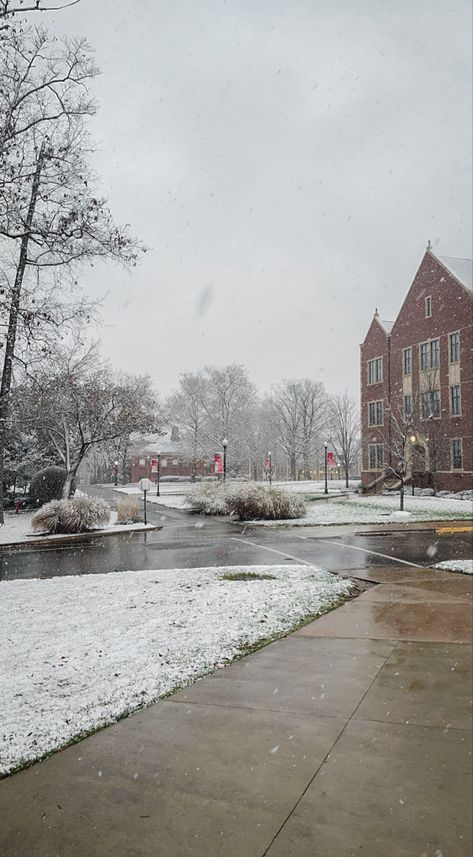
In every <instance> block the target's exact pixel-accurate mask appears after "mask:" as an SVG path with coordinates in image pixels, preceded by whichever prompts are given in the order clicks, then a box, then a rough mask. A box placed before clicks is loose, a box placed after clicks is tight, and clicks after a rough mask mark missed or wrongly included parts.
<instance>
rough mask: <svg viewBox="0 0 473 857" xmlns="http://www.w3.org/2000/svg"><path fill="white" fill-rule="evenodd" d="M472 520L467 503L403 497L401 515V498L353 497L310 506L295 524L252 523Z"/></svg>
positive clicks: (304, 524)
mask: <svg viewBox="0 0 473 857" xmlns="http://www.w3.org/2000/svg"><path fill="white" fill-rule="evenodd" d="M472 518H473V510H472V504H471V503H470V502H468V501H466V500H448V499H445V498H441V499H440V498H437V497H412V496H410V495H406V496H405V497H404V512H400V511H399V496H397V495H385V494H382V495H379V496H374V497H362V496H358V495H354V496H352V497H349V498H348V499H346V500H340V501H338V500H337V501H334V502H327V501H324V500H322V501H315V502H313V503H308V504H307V513H306V515H305V517H303V518H296V519H295V520H293V521H290V520H289V521H253V522H252V525H253V524H254V525H255V526H264V527H277V526H288V527H311V526H319V525H320V526H323V525H327V524H384V523H389V522H390V523H396V522H398V523H402V522H414V521H449V520H450V521H451V520H464V519H466V520H470V519H472Z"/></svg>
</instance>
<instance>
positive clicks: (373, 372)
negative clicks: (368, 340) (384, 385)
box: [368, 357, 383, 384]
mask: <svg viewBox="0 0 473 857" xmlns="http://www.w3.org/2000/svg"><path fill="white" fill-rule="evenodd" d="M382 380H383V358H382V357H376V358H375V359H374V360H368V384H379V383H380V381H382Z"/></svg>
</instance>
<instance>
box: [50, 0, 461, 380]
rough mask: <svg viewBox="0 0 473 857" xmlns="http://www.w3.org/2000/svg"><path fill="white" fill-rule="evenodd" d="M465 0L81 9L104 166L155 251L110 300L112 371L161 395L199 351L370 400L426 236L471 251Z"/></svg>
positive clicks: (72, 19)
mask: <svg viewBox="0 0 473 857" xmlns="http://www.w3.org/2000/svg"><path fill="white" fill-rule="evenodd" d="M469 19H470V3H469V0H450V2H443V0H415V2H412V0H398V2H396V3H391V2H388V1H387V0H371V1H370V0H357V2H355V0H330V2H329V0H134V2H133V3H130V2H129V0H126V2H125V0H100V2H97V0H81V3H80V4H79V5H78V6H76V7H74V8H72V9H68V10H65V11H62V12H61V13H58V14H57V15H54V16H53V17H48V18H47V20H46V19H44V23H46V24H48V25H50V26H51V27H53V28H54V29H55V31H56V32H57V33H68V34H71V33H77V34H83V35H85V36H87V38H88V39H89V41H90V42H91V43H92V45H93V46H94V47H95V48H96V51H97V59H98V63H99V65H100V67H101V69H102V76H101V78H100V79H99V80H98V81H96V83H95V85H94V89H95V93H96V96H97V98H98V100H99V102H100V111H99V113H98V115H97V117H96V118H95V119H94V121H93V125H92V133H93V135H94V137H95V139H96V140H97V142H98V144H99V147H98V153H97V156H96V161H95V164H94V167H95V169H96V170H97V171H98V173H99V174H100V176H101V179H102V183H103V190H104V192H105V194H106V195H107V196H108V198H109V201H110V204H111V207H112V210H113V212H114V214H115V217H116V219H117V220H118V221H120V222H128V223H130V224H131V225H132V228H133V230H134V232H135V233H136V234H137V235H139V236H140V238H142V240H144V241H145V243H146V244H147V245H148V246H149V247H150V248H151V251H150V252H149V253H148V255H147V256H146V257H145V259H144V261H143V262H142V263H141V264H140V266H139V267H138V268H136V269H134V270H133V271H132V272H131V273H130V274H128V273H124V272H123V271H122V270H120V269H118V268H114V267H108V266H107V267H101V268H100V269H99V268H94V269H92V270H89V269H85V270H84V282H85V283H86V285H87V288H88V289H89V291H93V292H94V293H95V294H99V293H104V292H106V291H107V292H108V298H107V301H106V305H105V308H104V311H103V316H104V320H105V322H106V326H105V327H104V328H102V329H101V331H100V335H101V337H102V340H103V349H104V352H105V354H107V355H108V356H109V357H110V358H111V359H112V360H113V362H114V363H115V364H116V365H117V366H119V367H122V368H128V369H131V370H133V371H149V372H150V373H151V374H152V376H153V378H154V379H155V381H156V387H157V388H158V389H159V390H161V391H162V392H163V393H166V392H168V391H169V390H170V389H171V387H172V386H174V385H175V383H176V381H177V379H178V376H179V374H180V372H182V371H186V370H190V369H196V368H199V367H201V366H203V365H204V364H206V363H219V364H223V363H228V362H232V361H237V362H240V363H244V364H246V365H247V366H248V368H249V370H250V373H251V376H252V378H253V380H254V381H255V382H256V383H257V384H258V386H259V387H260V388H264V387H267V386H269V384H270V383H271V381H277V380H279V379H280V378H288V377H301V376H304V375H307V376H311V377H314V378H317V379H320V380H323V381H324V382H325V383H326V385H327V387H328V389H330V390H333V391H335V390H342V389H343V388H344V387H345V386H347V387H349V388H350V389H351V390H352V391H353V392H357V391H358V376H359V371H358V345H359V342H360V341H361V340H362V339H363V338H364V335H365V332H366V329H367V327H368V325H369V323H370V320H371V317H372V313H373V310H374V307H375V306H379V308H380V313H381V317H382V318H385V319H392V318H394V316H395V314H396V311H397V309H398V308H399V305H400V302H401V301H402V299H403V297H404V295H405V292H406V290H407V288H408V287H409V285H410V283H411V281H412V278H413V276H414V274H415V271H416V268H417V265H418V263H419V262H420V259H421V257H422V254H423V252H424V249H425V245H426V241H427V239H428V238H430V239H431V240H432V244H433V249H434V251H436V252H438V253H439V254H444V255H450V256H469V255H470V253H471V200H470V189H471V177H470V166H471V163H470V162H471V157H470V152H471V135H470V127H471V126H470V120H471V115H470V104H471V89H470V81H471V73H470V62H471V56H470V52H471V39H470V33H471V24H470V20H469Z"/></svg>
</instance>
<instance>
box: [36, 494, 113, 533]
mask: <svg viewBox="0 0 473 857" xmlns="http://www.w3.org/2000/svg"><path fill="white" fill-rule="evenodd" d="M109 520H110V509H109V507H108V506H107V504H106V503H105V501H104V500H101V499H100V498H93V497H86V496H83V497H73V498H72V500H52V501H51V502H50V503H46V505H45V506H42V507H41V509H38V511H37V512H36V514H34V515H33V518H32V519H31V526H32V528H33V530H34V531H35V532H40V533H84V532H87V531H88V530H95V529H97V527H104V526H106V525H107V524H108V522H109Z"/></svg>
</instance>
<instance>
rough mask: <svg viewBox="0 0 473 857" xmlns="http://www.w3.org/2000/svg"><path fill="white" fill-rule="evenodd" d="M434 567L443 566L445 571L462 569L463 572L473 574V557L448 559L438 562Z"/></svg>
mask: <svg viewBox="0 0 473 857" xmlns="http://www.w3.org/2000/svg"><path fill="white" fill-rule="evenodd" d="M434 568H441V569H443V570H444V571H460V572H461V573H462V574H473V559H447V560H445V561H444V562H438V563H437V565H434Z"/></svg>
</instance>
